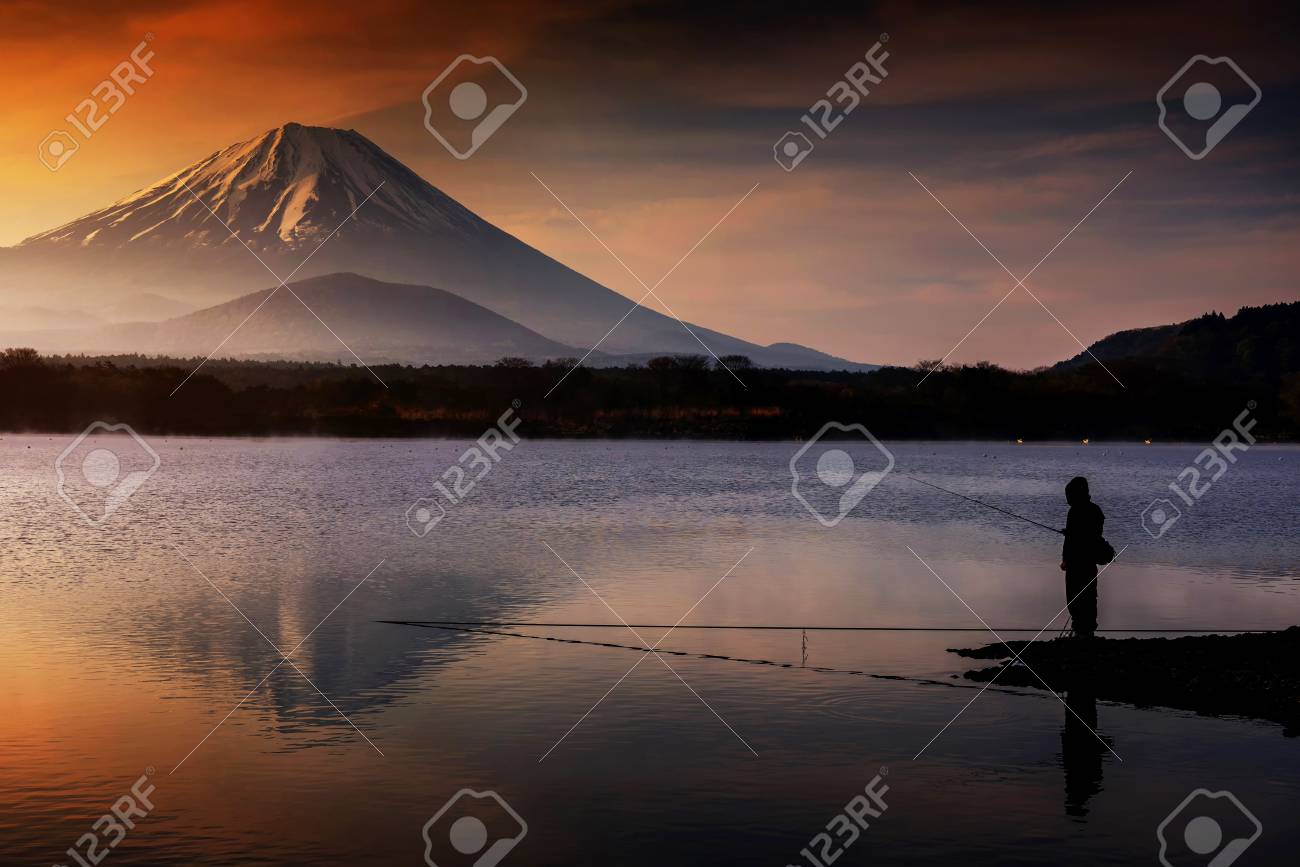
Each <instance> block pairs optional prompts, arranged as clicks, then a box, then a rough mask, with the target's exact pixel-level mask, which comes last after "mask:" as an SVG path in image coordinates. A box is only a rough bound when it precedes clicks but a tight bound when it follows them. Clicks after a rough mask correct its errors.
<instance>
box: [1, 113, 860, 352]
mask: <svg viewBox="0 0 1300 867" xmlns="http://www.w3.org/2000/svg"><path fill="white" fill-rule="evenodd" d="M429 146H430V148H434V147H435V145H434V144H433V143H432V140H431V141H430V145H429ZM520 183H521V184H523V185H524V186H525V187H526V188H527V190H528V192H529V193H531V194H538V191H537V189H536V188H535V185H533V184H532V183H530V182H529V181H528V179H527V176H526V175H521V178H520ZM367 197H369V198H367ZM548 204H549V203H548ZM232 232H233V236H232ZM245 245H247V247H248V248H249V249H251V250H253V252H254V253H255V254H256V256H252V255H249V252H248V250H246V249H244V247H245ZM268 269H269V270H271V271H272V272H274V274H275V275H276V276H277V277H281V278H283V279H285V280H290V279H292V280H295V281H297V280H304V279H307V278H312V277H318V276H321V275H325V274H331V273H336V272H346V273H351V274H355V275H363V276H364V277H366V278H371V280H370V281H365V280H354V281H352V282H350V283H348V284H347V285H348V287H349V288H348V290H347V291H355V292H358V293H362V295H363V296H364V295H365V293H372V294H374V295H375V298H373V299H369V298H362V299H361V303H362V304H364V303H374V304H380V303H395V301H394V299H397V300H401V303H406V300H409V297H408V295H400V296H399V295H394V294H393V293H387V294H386V295H383V298H384V299H387V300H381V298H380V297H379V296H380V295H381V294H383V293H379V292H378V290H375V289H374V288H373V287H374V285H375V284H374V281H376V280H379V281H389V282H391V283H398V284H404V285H419V286H426V287H436V288H438V289H443V290H446V291H449V292H452V293H455V294H456V295H459V296H461V297H463V298H465V299H468V300H469V301H472V302H474V303H475V304H478V305H481V306H482V307H486V308H487V309H488V310H490V311H492V312H494V313H497V314H499V315H501V316H504V317H507V318H508V319H511V320H514V322H516V323H518V324H520V325H522V326H524V327H525V328H527V329H530V330H531V331H533V332H536V333H537V334H539V335H544V336H545V337H546V338H549V339H550V340H552V341H558V342H559V343H561V344H564V345H565V346H567V347H573V348H576V349H584V348H590V347H593V346H595V345H597V343H599V344H600V350H601V352H602V353H607V354H609V355H646V354H662V353H702V352H705V351H712V352H714V353H716V354H717V355H747V356H749V357H750V358H751V359H752V360H753V361H755V362H756V363H758V364H760V365H768V366H778V365H780V366H788V367H809V368H827V367H833V368H845V367H858V366H860V365H855V364H854V363H852V362H847V361H844V360H843V359H837V358H832V357H830V356H826V355H823V354H822V353H819V352H814V351H812V350H809V349H806V348H804V347H799V346H794V345H793V344H782V345H779V346H777V345H773V346H771V347H765V346H760V345H757V344H754V343H750V342H748V341H745V340H740V339H737V338H735V337H731V336H729V335H727V334H723V333H720V332H717V331H712V330H710V329H707V328H703V327H701V326H699V325H694V324H692V325H691V327H690V331H688V330H687V329H686V327H685V326H683V325H682V323H680V322H678V321H677V320H675V319H673V318H671V317H669V316H664V315H663V314H661V313H657V312H655V311H654V310H651V309H648V308H646V307H637V306H636V305H634V303H633V301H632V300H631V299H629V298H627V297H625V296H623V295H620V294H618V293H617V292H613V291H611V290H609V289H607V288H605V287H604V286H602V285H600V284H599V283H596V282H595V281H593V280H590V279H588V278H587V277H584V276H583V275H582V274H579V273H578V272H576V271H574V270H573V269H571V268H568V267H566V266H565V265H562V264H561V263H559V262H557V261H555V260H554V259H552V258H551V257H549V256H547V255H546V254H544V253H542V252H541V251H539V250H536V249H534V248H533V247H530V246H529V245H527V244H525V243H524V242H522V241H520V240H519V239H518V238H516V237H514V236H513V235H511V234H509V233H507V232H504V231H502V230H500V229H498V228H497V227H496V226H494V225H492V224H491V223H489V222H488V221H487V220H484V219H483V218H481V217H479V216H477V215H476V214H474V213H473V212H472V211H470V210H469V209H468V208H466V207H464V206H463V205H461V204H460V203H459V202H457V201H456V200H454V199H452V198H451V197H450V196H448V195H447V194H445V193H443V192H442V191H440V190H438V189H437V188H436V187H434V186H433V185H432V184H430V183H429V182H428V181H426V180H424V179H423V178H422V177H420V176H419V175H417V174H416V173H415V172H413V171H411V170H410V169H409V168H407V167H406V166H405V165H403V164H402V163H400V162H399V161H398V160H396V159H394V158H393V157H391V156H390V155H389V154H387V153H386V152H385V151H384V150H383V149H382V148H380V147H379V146H378V145H376V144H374V143H373V142H371V141H370V140H369V139H367V138H366V137H365V136H363V135H361V134H360V133H358V132H356V131H355V130H342V129H332V128H329V127H318V126H303V125H302V124H298V123H287V124H285V125H284V126H281V127H277V128H276V129H273V130H269V131H267V132H264V133H262V134H261V135H259V136H256V137H254V138H251V139H249V140H247V141H243V142H239V143H237V144H233V145H230V146H229V147H226V148H223V149H222V150H219V151H217V152H216V153H213V154H210V155H208V156H207V157H205V158H203V159H201V160H199V161H198V162H196V163H194V164H193V165H191V166H188V167H186V168H184V169H181V170H180V171H179V172H176V173H175V174H172V175H169V176H168V177H166V178H163V179H162V180H160V181H158V182H157V183H155V184H153V185H151V186H149V187H147V188H146V189H143V190H140V191H138V192H135V193H132V194H131V195H129V196H127V197H126V198H123V199H121V200H119V201H117V202H115V203H113V204H112V205H109V206H108V207H106V208H103V209H101V210H98V211H95V212H93V213H91V214H87V215H86V216H84V217H81V218H80V219H77V220H73V221H72V222H70V223H67V224H65V225H62V226H59V227H58V228H56V229H51V230H49V231H47V232H42V233H40V234H38V235H33V236H32V237H30V238H28V239H26V240H25V241H23V242H22V243H21V244H19V245H18V246H17V247H13V248H8V249H0V292H3V293H4V295H5V300H6V301H7V302H8V303H9V304H10V305H13V306H22V305H27V306H37V307H42V308H44V307H51V308H54V307H58V308H61V309H64V310H67V311H69V312H70V313H73V312H75V313H91V314H94V315H96V316H98V317H100V318H103V319H109V320H112V321H120V318H119V315H120V314H119V315H109V314H108V312H107V310H108V309H109V308H112V307H115V308H116V309H118V310H119V311H120V310H121V308H122V307H123V303H124V301H125V299H128V298H150V297H158V296H162V297H163V298H164V300H168V301H178V302H180V303H181V304H183V305H186V306H188V307H189V308H191V309H193V308H195V307H208V306H210V305H214V304H216V305H220V304H223V303H224V302H228V301H230V300H231V299H234V298H237V297H239V296H243V295H246V294H247V293H248V292H250V291H251V290H253V289H258V288H261V287H265V286H266V285H267V283H268V277H269V276H270V275H268V274H267V270H268ZM676 279H677V280H678V282H679V285H675V286H674V287H673V289H672V291H673V293H675V294H685V293H687V292H689V291H690V286H689V285H688V284H687V285H681V284H682V282H683V281H684V277H678V278H676ZM274 282H275V281H274V280H271V281H270V283H271V284H272V285H274ZM402 299H406V300H402ZM339 309H343V308H342V307H340V308H339ZM349 309H356V308H349ZM453 309H456V308H453V307H451V306H448V307H447V308H446V310H448V311H450V310H453ZM427 312H428V311H425V313H427ZM163 315H166V314H161V313H160V310H159V309H154V305H149V304H144V305H135V307H134V308H133V311H132V313H131V318H133V319H142V320H150V321H156V320H158V319H160V318H162V316H163ZM259 315H260V314H259ZM422 315H423V314H422ZM205 321H206V320H205ZM615 323H618V327H617V328H614V329H613V330H611V326H613V325H614V324H615ZM692 332H693V333H692ZM701 341H703V343H704V344H705V345H706V346H707V348H708V349H707V350H706V349H705V347H704V346H701ZM198 348H200V347H197V346H196V347H195V349H198ZM584 351H585V350H584Z"/></svg>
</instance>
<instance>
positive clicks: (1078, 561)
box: [1061, 476, 1106, 638]
mask: <svg viewBox="0 0 1300 867" xmlns="http://www.w3.org/2000/svg"><path fill="white" fill-rule="evenodd" d="M1065 500H1066V502H1067V503H1069V504H1070V512H1069V514H1068V515H1067V516H1066V519H1065V529H1064V530H1062V531H1061V532H1062V533H1064V534H1065V543H1064V544H1063V545H1062V546H1061V569H1062V571H1064V572H1065V598H1066V602H1067V603H1068V607H1069V609H1070V619H1071V620H1073V621H1074V634H1075V636H1076V637H1078V638H1092V634H1093V632H1094V631H1096V629H1097V580H1096V579H1097V551H1098V550H1099V548H1100V547H1101V546H1102V544H1103V542H1102V537H1101V530H1102V525H1103V524H1104V523H1105V521H1106V516H1105V515H1104V514H1102V511H1101V509H1100V508H1098V506H1097V504H1096V503H1094V502H1093V501H1092V498H1091V497H1090V496H1089V494H1088V480H1087V479H1085V478H1084V477H1083V476H1075V477H1074V478H1073V479H1070V483H1069V484H1068V485H1066V486H1065Z"/></svg>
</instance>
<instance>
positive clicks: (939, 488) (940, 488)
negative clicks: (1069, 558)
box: [899, 473, 1064, 533]
mask: <svg viewBox="0 0 1300 867" xmlns="http://www.w3.org/2000/svg"><path fill="white" fill-rule="evenodd" d="M899 475H900V476H902V477H903V478H905V479H911V480H912V481H914V482H920V483H921V484H923V485H928V486H929V487H931V488H934V489H935V490H937V491H943V492H944V493H945V494H952V495H953V496H954V497H961V498H962V499H963V500H969V501H970V502H972V503H975V504H977V505H980V506H984V507H985V508H987V509H992V510H994V511H995V512H1001V513H1002V514H1004V515H1010V516H1011V517H1013V518H1019V519H1020V520H1021V521H1025V522H1028V523H1030V524H1033V525H1034V526H1035V527H1042V528H1043V529H1044V530H1051V531H1052V532H1053V533H1063V532H1064V531H1063V530H1058V529H1057V528H1056V527H1049V526H1047V525H1046V524H1040V523H1038V522H1037V521H1035V520H1034V519H1033V518H1026V517H1025V516H1024V515H1017V514H1016V513H1015V512H1009V511H1007V510H1006V509H1004V508H1002V507H1001V506H995V505H993V504H992V503H986V502H984V501H983V500H977V499H975V498H974V497H968V496H966V495H965V494H959V493H957V492H956V491H950V490H948V489H947V488H945V487H943V486H942V485H936V484H935V483H934V482H927V481H926V480H925V479H918V478H917V477H916V476H909V475H908V474H907V473H899Z"/></svg>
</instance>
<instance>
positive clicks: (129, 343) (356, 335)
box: [0, 274, 581, 365]
mask: <svg viewBox="0 0 1300 867" xmlns="http://www.w3.org/2000/svg"><path fill="white" fill-rule="evenodd" d="M289 285H290V287H291V288H292V289H293V291H294V292H295V293H297V294H298V296H299V297H301V298H302V302H299V301H298V299H297V298H295V297H294V295H293V293H290V292H289V291H288V290H286V289H280V290H279V291H278V292H275V294H274V296H273V297H270V298H269V300H268V296H271V295H272V290H271V289H264V290H262V291H260V292H253V293H250V294H248V295H244V296H242V297H239V298H236V299H235V300H233V301H227V302H226V303H225V304H218V305H216V306H215V307H208V308H205V309H203V310H199V311H196V312H194V313H190V314H188V315H185V316H180V317H176V318H173V319H168V320H165V321H163V322H133V323H130V324H123V325H103V326H98V327H92V328H75V329H61V330H49V331H43V332H35V333H26V334H5V333H0V345H10V346H12V345H23V346H32V347H35V348H36V349H37V350H39V351H41V352H45V353H58V352H98V353H123V352H132V353H139V354H141V355H169V356H178V357H187V356H192V355H206V354H207V353H208V352H211V351H213V350H216V349H217V347H220V349H219V350H218V352H217V354H218V355H219V356H220V357H223V358H280V359H289V360H304V361H333V360H335V359H343V360H346V361H349V362H350V361H352V360H353V359H352V356H351V353H349V352H348V350H347V349H346V348H344V346H343V345H342V344H340V343H339V340H338V338H336V337H335V336H334V335H333V334H331V333H330V328H332V329H334V331H335V332H336V333H337V334H338V337H339V338H342V339H343V341H344V342H346V343H347V345H348V346H349V347H351V348H352V350H353V351H355V352H356V353H357V354H358V355H360V356H361V358H362V360H364V361H365V362H366V363H367V364H384V363H392V362H399V363H407V364H417V365H418V364H425V363H434V364H482V363H490V362H493V361H495V360H497V359H499V358H501V357H503V356H521V357H525V358H532V359H546V358H556V357H562V356H572V355H575V354H577V355H580V354H581V353H578V352H576V351H575V350H574V349H573V347H570V346H566V345H564V344H562V343H558V342H556V341H554V340H551V339H549V338H546V337H543V336H542V335H540V334H538V333H537V332H535V331H532V330H531V329H528V328H525V327H524V326H522V325H520V324H518V323H517V322H512V321H511V320H509V319H507V318H505V317H504V316H500V315H498V314H496V313H493V312H492V311H491V310H488V309H487V308H486V307H481V306H479V305H478V304H475V303H474V302H472V301H466V300H465V299H464V298H461V297H459V296H457V295H453V294H452V293H450V292H444V291H443V290H441V289H434V288H433V287H430V286H413V285H409V284H399V283H385V282H382V281H379V280H372V279H370V278H369V277H362V276H360V275H357V274H330V275H327V276H324V277H313V278H311V279H309V280H300V281H297V282H295V283H291V284H289ZM304 303H305V304H306V306H304ZM308 307H310V308H311V309H310V310H309V309H308ZM259 308H260V309H259ZM254 311H256V312H255V313H254ZM317 316H319V317H320V319H317V318H316V317H317ZM322 320H323V322H324V323H329V328H326V327H325V325H324V324H323V322H322ZM241 323H243V324H242V325H241ZM236 329H238V330H236ZM232 333H233V336H232ZM223 341H224V343H223Z"/></svg>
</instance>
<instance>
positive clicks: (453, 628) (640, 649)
mask: <svg viewBox="0 0 1300 867" xmlns="http://www.w3.org/2000/svg"><path fill="white" fill-rule="evenodd" d="M378 622H379V623H388V624H391V625H394V626H418V627H421V628H423V629H442V630H446V631H448V632H467V633H474V634H477V635H501V636H506V637H508V638H531V639H532V640H534V641H554V642H558V643H560V644H583V645H587V646H588V647H609V648H615V649H617V650H632V651H635V652H637V653H660V654H667V655H669V656H685V657H693V658H695V659H712V660H720V661H723V662H739V663H743V664H745V665H762V666H766V667H768V668H789V669H802V670H804V671H815V672H818V673H820V674H848V675H854V676H856V677H869V678H872V679H873V680H898V681H905V682H908V683H916V684H924V685H926V686H946V687H949V688H950V689H989V688H991V689H993V690H995V691H997V692H1005V693H1007V694H1009V695H1045V694H1044V693H1038V692H1023V691H1021V690H1019V689H1014V688H1005V689H1004V688H1000V687H996V686H994V687H989V686H987V685H985V686H980V685H979V684H974V683H961V682H957V681H947V680H935V679H934V678H929V677H907V676H905V675H901V674H877V673H874V672H870V671H861V670H858V669H848V668H829V667H827V666H824V665H795V664H794V663H792V662H774V661H772V660H770V659H748V658H746V657H743V656H726V655H724V654H719V653H691V652H689V651H685V650H668V649H665V648H662V647H656V648H649V647H644V646H637V645H635V644H616V643H613V642H605V641H584V640H582V639H580V638H559V637H557V636H553V635H526V634H524V633H522V632H506V631H504V630H500V629H479V628H475V627H471V626H457V625H453V624H451V623H435V622H432V621H419V620H380V621H378ZM526 625H541V624H526ZM618 628H619V629H623V628H625V627H623V626H622V624H618ZM665 628H667V627H665ZM679 628H681V627H679Z"/></svg>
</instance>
